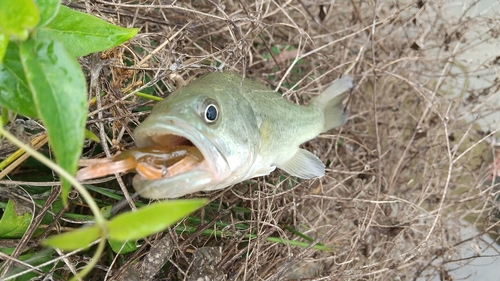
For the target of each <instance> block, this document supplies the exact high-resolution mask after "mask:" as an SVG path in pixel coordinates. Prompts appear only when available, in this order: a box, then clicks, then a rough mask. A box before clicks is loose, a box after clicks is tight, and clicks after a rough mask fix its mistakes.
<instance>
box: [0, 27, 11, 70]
mask: <svg viewBox="0 0 500 281" xmlns="http://www.w3.org/2000/svg"><path fill="white" fill-rule="evenodd" d="M7 45H9V36H7V35H6V34H3V33H0V63H2V61H3V57H4V56H5V52H6V51H7Z"/></svg>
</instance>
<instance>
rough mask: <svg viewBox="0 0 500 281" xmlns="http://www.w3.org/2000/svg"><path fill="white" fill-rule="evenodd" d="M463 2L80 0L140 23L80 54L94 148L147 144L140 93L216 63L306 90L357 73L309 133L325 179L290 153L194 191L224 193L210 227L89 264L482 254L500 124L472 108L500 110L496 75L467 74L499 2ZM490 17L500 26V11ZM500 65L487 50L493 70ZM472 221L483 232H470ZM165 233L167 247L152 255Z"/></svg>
mask: <svg viewBox="0 0 500 281" xmlns="http://www.w3.org/2000/svg"><path fill="white" fill-rule="evenodd" d="M448 2H449V1H359V0H351V1H347V0H345V1H312V0H288V1H281V0H279V1H267V0H262V1H260V0H259V1H216V0H214V1H210V0H206V1H205V0H192V1H166V0H157V1H145V0H139V1H101V0H95V1H74V2H72V3H69V6H70V7H71V8H74V9H77V10H80V11H85V12H87V13H90V14H93V15H95V16H98V17H100V18H102V19H105V20H107V21H110V22H113V23H115V24H117V25H120V26H124V27H137V28H140V31H139V34H138V35H137V36H135V37H134V38H133V39H132V40H130V42H128V43H126V44H125V45H123V46H120V47H118V48H115V49H113V50H109V51H107V52H103V53H100V54H95V55H90V56H88V57H86V58H83V59H81V63H82V65H83V67H84V71H85V72H86V73H87V74H88V80H89V91H90V93H89V94H90V95H96V93H101V92H103V93H105V95H104V96H103V98H102V104H100V105H95V106H94V107H93V108H91V109H90V111H91V112H94V114H93V115H92V116H90V117H89V120H90V121H89V124H88V126H87V127H88V128H89V129H91V130H93V131H94V132H96V133H97V134H99V130H104V131H105V134H107V135H108V136H109V142H108V143H106V144H89V150H90V148H92V149H94V148H95V147H96V146H100V145H105V146H107V147H108V148H109V149H110V150H112V151H116V149H117V148H125V147H126V148H128V147H132V146H133V141H132V139H131V137H130V134H131V132H132V130H133V129H134V128H135V126H136V124H137V123H138V122H140V121H141V120H143V118H144V117H145V115H147V111H142V110H141V108H144V107H145V106H150V105H152V104H154V102H152V101H148V100H146V99H143V98H139V97H136V96H134V94H135V93H137V92H143V93H147V94H152V95H156V96H160V97H165V96H166V95H168V93H169V92H171V91H173V90H174V89H176V88H178V87H181V86H182V85H184V84H186V83H189V81H191V80H193V79H196V78H198V77H200V76H202V75H204V74H206V73H209V72H210V71H215V70H225V71H228V70H231V71H236V72H238V73H244V74H245V75H246V76H247V77H251V78H253V79H257V80H259V81H262V82H263V83H265V84H267V85H269V87H270V88H273V89H277V90H279V91H280V92H281V93H282V94H283V96H284V97H285V98H287V99H289V100H290V101H293V102H296V103H299V104H307V102H308V100H310V98H311V97H313V96H314V95H316V94H318V93H319V92H321V90H323V89H324V88H325V87H326V86H327V85H328V84H329V83H330V82H331V81H333V80H335V79H336V78H338V77H340V76H341V75H343V74H348V75H350V76H352V77H353V78H354V80H355V83H356V86H355V89H354V91H353V93H352V95H351V96H350V98H349V103H348V108H349V112H350V116H349V120H348V122H347V123H346V125H344V126H342V127H340V128H338V129H335V130H332V131H330V132H328V133H325V134H322V135H321V136H319V137H318V138H316V139H314V140H312V141H310V142H308V143H306V144H304V147H305V148H306V149H308V150H309V151H312V152H313V153H315V154H316V155H318V156H319V157H320V158H321V159H322V160H323V162H324V163H327V173H326V175H325V176H324V177H323V178H321V179H315V180H302V181H297V179H295V178H290V177H289V176H288V175H287V174H286V173H285V172H282V171H280V170H277V171H275V172H273V173H272V174H271V175H270V176H269V177H265V178H256V179H252V180H250V181H247V182H244V183H241V184H237V185H236V186H234V187H232V188H228V189H224V190H222V191H216V192H210V193H199V194H194V195H190V196H188V197H205V198H209V199H210V200H211V202H212V204H211V206H212V208H211V209H209V210H207V209H205V210H204V211H203V212H201V213H199V214H198V215H197V216H198V218H199V219H200V220H201V221H200V223H199V228H198V231H193V232H187V231H186V232H185V233H184V232H179V231H174V230H171V231H170V232H168V233H163V234H158V235H155V236H153V237H150V239H148V240H147V241H142V242H141V243H140V244H141V245H142V247H140V248H139V249H138V250H136V251H134V252H132V253H130V254H126V255H122V256H120V257H115V256H114V254H113V253H112V252H110V253H109V254H108V255H106V256H105V257H103V259H102V262H101V263H100V266H99V267H97V268H95V269H94V270H93V271H92V273H91V274H90V275H89V276H88V280H104V279H105V278H106V279H107V280H417V279H418V280H452V277H451V272H453V271H455V270H457V269H456V268H455V267H450V264H451V262H455V261H457V260H459V261H460V262H461V263H462V264H467V263H470V262H473V261H476V260H477V259H480V258H481V257H480V256H481V251H482V250H484V249H478V251H477V252H476V253H475V254H473V255H470V256H463V255H462V254H461V251H460V250H459V247H460V246H461V245H471V247H472V246H474V245H476V244H477V242H475V241H477V239H482V238H481V237H482V235H483V234H488V235H490V236H491V237H492V238H493V239H497V234H498V229H499V224H498V199H497V197H498V194H497V193H498V190H499V188H498V185H497V184H495V183H494V182H492V177H493V172H494V171H495V168H496V167H495V165H494V164H493V162H494V161H493V160H494V159H495V154H496V151H495V149H498V147H496V146H495V141H494V140H495V136H496V137H498V132H497V131H498V130H496V131H495V130H492V129H485V128H481V127H479V126H478V125H476V124H475V123H474V122H472V121H471V119H470V118H469V117H470V115H471V114H472V115H474V116H475V117H476V119H480V118H482V117H483V116H487V115H489V114H491V113H493V112H495V111H498V105H496V106H495V105H494V104H492V103H490V102H489V100H490V99H491V98H492V96H493V95H494V94H495V93H497V92H498V76H497V80H495V81H491V82H492V83H491V84H490V85H488V86H484V87H482V88H480V89H475V90H472V89H471V88H470V87H469V86H468V84H467V81H468V79H469V78H470V77H475V76H477V75H482V74H480V72H479V70H478V69H472V68H469V67H468V64H467V63H468V62H467V58H463V57H460V55H461V54H464V53H465V52H467V50H469V49H470V48H471V46H472V44H473V43H472V42H471V40H470V39H468V38H469V37H467V35H468V34H470V32H473V31H472V27H473V26H474V25H477V24H479V23H480V22H481V23H484V22H488V18H487V17H486V16H484V17H481V16H477V17H468V16H466V10H467V9H464V13H463V14H464V15H463V16H460V14H459V15H457V16H453V17H452V16H449V15H448V14H447V13H446V9H447V6H446V5H444V4H445V3H448ZM472 4H473V2H472V1H471V3H469V4H468V5H472ZM489 26H490V27H491V29H490V30H489V31H487V33H488V34H490V33H491V34H492V35H491V36H495V35H494V34H495V32H496V34H497V35H496V36H498V34H499V33H500V24H499V23H498V21H496V22H490V25H489ZM498 65H499V62H498V61H495V60H489V61H485V62H484V64H483V67H482V68H481V70H490V71H491V72H494V71H495V67H496V68H498ZM497 73H498V72H497ZM471 79H472V78H471ZM464 81H465V82H464ZM495 83H496V86H495ZM98 124H102V125H103V126H102V127H99V126H98ZM112 182H115V183H116V180H114V181H112ZM106 184H110V186H111V183H100V184H99V185H101V186H105V185H106ZM124 184H125V185H129V183H128V182H127V179H125V183H124ZM183 224H186V222H181V223H180V224H179V225H178V226H177V228H178V227H180V226H182V225H183ZM467 224H469V225H472V226H473V227H474V228H475V229H477V231H478V232H477V233H476V234H475V235H473V236H471V237H463V236H461V235H460V233H459V230H460V229H461V228H463V227H465V225H467ZM242 225H244V226H245V227H240V226H242ZM215 230H217V231H219V232H218V235H210V234H207V233H210V231H212V232H211V233H212V234H213V233H215V232H214V231H215ZM247 234H254V236H252V239H248V237H249V236H246V235H247ZM301 235H303V236H301ZM304 236H305V237H307V238H305V237H304ZM273 239H277V240H279V239H281V241H288V240H293V241H297V242H308V243H311V244H317V243H319V244H318V245H324V246H326V247H329V248H330V249H329V250H325V249H323V250H322V249H318V247H312V246H298V245H293V244H292V243H288V242H273V241H274V240H273ZM307 239H309V240H310V241H308V240H307ZM490 246H491V248H492V249H494V248H495V247H493V245H490ZM158 247H160V248H158ZM162 247H163V248H162ZM158 249H164V250H160V252H162V251H163V252H162V254H158V255H162V257H159V256H158V258H157V259H154V258H152V256H151V253H152V252H155V251H157V250H158ZM148 253H149V254H150V255H149V256H148ZM70 258H73V259H85V255H83V254H82V255H81V256H79V254H75V255H74V256H72V257H70ZM161 261H163V262H164V263H166V264H167V265H166V266H164V267H163V269H161V270H159V269H158V268H159V267H161V266H162V263H161ZM155 263H160V264H159V265H156V264H155ZM141 274H142V275H141ZM140 276H142V277H140ZM146 276H147V277H146ZM153 276H155V277H153ZM196 278H206V279H196Z"/></svg>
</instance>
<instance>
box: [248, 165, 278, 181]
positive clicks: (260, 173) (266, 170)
mask: <svg viewBox="0 0 500 281" xmlns="http://www.w3.org/2000/svg"><path fill="white" fill-rule="evenodd" d="M274 170H276V166H269V167H263V168H261V169H260V170H258V171H256V172H255V174H254V175H253V176H252V178H255V177H263V176H267V175H269V174H270V173H271V172H272V171H274Z"/></svg>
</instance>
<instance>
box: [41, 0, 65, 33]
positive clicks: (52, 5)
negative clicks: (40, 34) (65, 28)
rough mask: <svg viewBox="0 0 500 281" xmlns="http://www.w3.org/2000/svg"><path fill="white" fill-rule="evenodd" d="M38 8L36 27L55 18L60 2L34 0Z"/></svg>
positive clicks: (54, 0)
mask: <svg viewBox="0 0 500 281" xmlns="http://www.w3.org/2000/svg"><path fill="white" fill-rule="evenodd" d="M35 2H36V3H37V5H38V8H39V10H40V22H39V23H38V27H40V26H44V25H46V24H47V23H49V22H50V21H52V19H54V18H55V16H56V15H57V12H59V7H60V6H61V4H60V3H59V0H35Z"/></svg>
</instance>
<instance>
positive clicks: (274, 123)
mask: <svg viewBox="0 0 500 281" xmlns="http://www.w3.org/2000/svg"><path fill="white" fill-rule="evenodd" d="M352 87H353V83H352V79H351V78H350V77H348V76H345V77H343V78H340V79H338V80H336V81H334V82H333V83H332V85H330V86H329V87H328V88H327V89H326V90H325V91H324V92H323V93H322V94H321V95H319V96H317V97H316V98H314V99H313V100H312V101H311V102H310V103H309V105H308V106H300V105H297V104H294V103H291V102H289V101H287V100H285V99H284V98H282V97H281V96H280V95H279V94H278V93H276V92H274V91H272V90H270V89H268V88H267V87H266V86H264V85H263V84H261V83H259V82H256V81H253V80H251V79H243V78H242V76H241V75H239V74H236V73H231V72H224V73H222V72H214V73H211V74H208V75H206V76H204V77H202V78H199V79H197V80H196V81H194V82H192V83H190V84H189V85H187V86H185V87H182V88H179V89H177V90H176V91H174V92H173V93H172V94H170V95H169V96H168V97H167V98H166V99H165V100H163V101H161V102H159V103H158V104H157V105H156V106H155V107H154V108H153V110H152V112H151V114H150V115H149V116H148V117H147V118H146V119H145V120H144V122H142V123H141V124H140V125H139V126H138V127H137V128H136V129H135V131H134V136H135V141H136V144H137V146H138V147H147V146H151V145H163V146H176V145H186V144H189V145H194V146H196V147H197V148H198V149H199V150H200V152H201V153H202V154H203V156H204V160H203V161H201V162H200V163H199V164H197V165H196V166H195V167H192V168H190V169H189V170H187V171H185V172H183V173H181V174H178V175H176V176H173V177H168V178H162V179H157V180H149V179H146V178H144V177H143V176H141V175H139V174H138V175H136V176H135V178H134V181H133V186H134V188H135V189H136V191H137V192H139V194H140V195H141V196H143V197H146V198H176V197H180V196H183V195H186V194H190V193H194V192H197V191H207V190H216V189H221V188H224V187H227V186H230V185H233V184H235V183H238V182H241V181H244V180H246V179H250V178H254V177H258V176H264V175H268V174H269V173H270V172H272V171H273V170H274V169H275V168H276V167H278V168H280V169H282V170H284V171H286V172H288V173H289V174H291V175H293V176H297V177H300V178H305V179H309V178H314V177H320V176H322V175H324V170H325V166H324V164H323V163H322V162H321V160H320V159H319V158H318V157H316V156H315V155H314V154H312V153H311V152H309V151H307V150H304V149H301V148H299V145H300V144H302V143H304V142H306V141H308V140H311V139H313V138H315V137H316V136H318V135H319V134H320V133H322V132H325V131H327V130H329V129H331V128H334V127H337V126H340V125H342V124H344V123H345V122H346V121H347V112H346V110H345V106H344V104H343V100H344V99H345V98H346V97H347V95H348V93H349V90H350V89H352Z"/></svg>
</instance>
